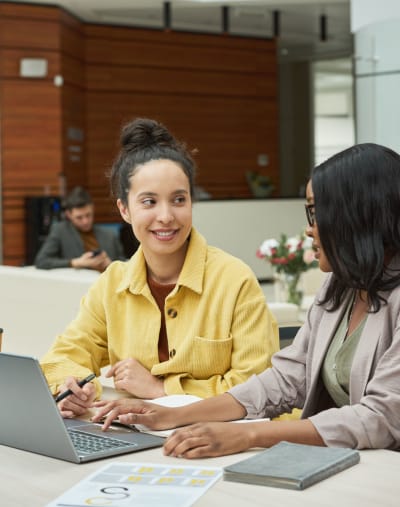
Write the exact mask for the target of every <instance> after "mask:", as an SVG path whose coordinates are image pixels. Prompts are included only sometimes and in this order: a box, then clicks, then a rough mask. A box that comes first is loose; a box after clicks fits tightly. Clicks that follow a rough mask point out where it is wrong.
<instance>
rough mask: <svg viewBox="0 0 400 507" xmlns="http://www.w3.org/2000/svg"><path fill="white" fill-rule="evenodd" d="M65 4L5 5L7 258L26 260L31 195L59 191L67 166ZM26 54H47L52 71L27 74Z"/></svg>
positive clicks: (2, 87) (0, 11)
mask: <svg viewBox="0 0 400 507" xmlns="http://www.w3.org/2000/svg"><path fill="white" fill-rule="evenodd" d="M59 34H60V27H59V9H57V8H49V7H34V6H30V7H26V6H23V5H16V4H3V3H2V4H1V5H0V50H1V55H0V56H1V62H0V110H1V141H0V145H1V159H2V204H3V209H2V214H3V237H2V240H3V262H4V263H5V264H17V265H20V264H23V263H24V260H25V206H24V200H25V197H26V196H28V195H44V194H50V193H58V188H59V173H60V171H61V170H62V156H61V153H62V143H61V126H62V111H61V104H62V101H61V90H60V89H59V88H56V87H55V86H54V84H53V79H52V78H53V76H54V75H55V74H58V73H59V72H60V70H61V60H60V53H59V48H60V36H59ZM21 58H45V59H46V60H47V61H48V75H47V76H46V77H44V78H34V79H32V78H23V77H20V75H19V64H20V59H21Z"/></svg>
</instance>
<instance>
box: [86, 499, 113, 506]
mask: <svg viewBox="0 0 400 507" xmlns="http://www.w3.org/2000/svg"><path fill="white" fill-rule="evenodd" d="M85 504H87V505H97V506H105V505H111V504H112V500H108V499H106V498H104V497H93V498H87V499H86V500H85Z"/></svg>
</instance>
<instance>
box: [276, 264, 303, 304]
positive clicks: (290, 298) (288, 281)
mask: <svg viewBox="0 0 400 507" xmlns="http://www.w3.org/2000/svg"><path fill="white" fill-rule="evenodd" d="M300 275H301V273H285V272H281V273H275V274H274V280H275V300H276V301H279V302H284V303H293V304H295V305H297V306H300V305H301V301H302V299H303V292H302V291H301V290H300V289H299V286H298V285H299V281H300Z"/></svg>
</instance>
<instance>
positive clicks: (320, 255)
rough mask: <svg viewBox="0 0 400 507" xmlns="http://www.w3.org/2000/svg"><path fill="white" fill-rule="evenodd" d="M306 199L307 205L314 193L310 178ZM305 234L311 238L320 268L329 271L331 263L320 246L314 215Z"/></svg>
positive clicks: (311, 203) (325, 271) (312, 198)
mask: <svg viewBox="0 0 400 507" xmlns="http://www.w3.org/2000/svg"><path fill="white" fill-rule="evenodd" d="M306 200H307V204H308V205H313V204H314V193H313V189H312V183H311V180H310V181H309V182H308V184H307V188H306ZM310 207H311V206H310ZM311 211H312V212H313V211H314V210H313V208H311ZM306 234H307V236H309V237H310V238H312V240H313V243H312V246H313V250H314V252H315V258H316V260H317V261H318V263H319V268H320V270H321V271H323V272H324V273H329V272H331V271H332V268H331V265H330V263H329V261H328V259H327V257H326V255H325V252H324V249H323V248H322V245H321V241H320V238H319V233H318V225H317V222H316V220H315V216H314V224H313V225H312V226H311V225H310V224H308V225H307V228H306Z"/></svg>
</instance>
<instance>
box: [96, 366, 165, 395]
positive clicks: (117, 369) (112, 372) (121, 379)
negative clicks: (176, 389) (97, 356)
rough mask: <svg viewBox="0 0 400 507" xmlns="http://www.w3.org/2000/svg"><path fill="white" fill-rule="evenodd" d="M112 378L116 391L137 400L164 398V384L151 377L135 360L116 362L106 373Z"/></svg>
mask: <svg viewBox="0 0 400 507" xmlns="http://www.w3.org/2000/svg"><path fill="white" fill-rule="evenodd" d="M106 377H114V385H115V387H116V388H117V389H121V390H123V391H127V392H128V393H130V394H132V395H133V396H136V397H137V398H149V399H151V398H159V397H161V396H165V391H164V382H163V380H161V379H159V378H158V377H155V376H154V375H152V374H151V373H150V372H149V371H148V370H147V369H146V368H145V367H144V366H143V365H142V364H141V363H139V361H138V360H137V359H134V358H129V359H123V360H122V361H118V362H117V363H115V364H114V366H112V367H111V368H110V369H109V370H108V372H107V373H106Z"/></svg>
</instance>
